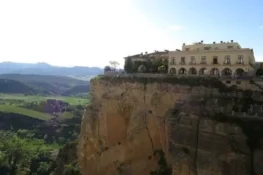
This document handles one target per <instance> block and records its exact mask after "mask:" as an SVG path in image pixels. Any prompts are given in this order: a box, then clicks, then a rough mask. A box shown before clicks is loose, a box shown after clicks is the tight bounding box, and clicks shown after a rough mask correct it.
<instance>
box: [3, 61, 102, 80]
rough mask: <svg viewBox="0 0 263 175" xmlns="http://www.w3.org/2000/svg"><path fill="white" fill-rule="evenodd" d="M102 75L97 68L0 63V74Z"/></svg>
mask: <svg viewBox="0 0 263 175" xmlns="http://www.w3.org/2000/svg"><path fill="white" fill-rule="evenodd" d="M101 73H103V69H101V68H98V67H84V66H75V67H59V66H52V65H49V64H47V63H35V64H33V63H14V62H2V63H0V74H39V75H59V76H74V77H78V76H80V77H84V76H95V75H98V74H101Z"/></svg>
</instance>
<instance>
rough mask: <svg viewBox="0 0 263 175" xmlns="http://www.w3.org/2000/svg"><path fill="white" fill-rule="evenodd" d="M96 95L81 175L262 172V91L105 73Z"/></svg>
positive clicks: (94, 85) (81, 148)
mask: <svg viewBox="0 0 263 175" xmlns="http://www.w3.org/2000/svg"><path fill="white" fill-rule="evenodd" d="M209 87H210V88H209ZM91 96H92V100H91V105H90V106H88V107H87V109H86V112H85V115H84V117H83V121H82V127H81V134H80V138H79V145H78V157H79V158H78V159H79V164H80V169H81V173H82V174H83V175H89V174H92V175H120V174H122V175H147V174H167V175H169V174H172V175H243V174H244V175H245V174H250V175H252V174H256V175H262V174H263V169H262V165H263V149H262V147H261V146H262V143H263V142H262V141H263V139H262V138H263V131H262V129H261V128H263V124H262V120H261V119H260V116H262V102H261V101H260V100H261V98H260V97H259V96H261V93H252V92H236V91H225V89H224V91H221V89H216V88H212V87H211V86H207V87H201V86H194V85H191V86H188V85H186V84H182V83H176V82H175V83H167V82H166V83H163V82H162V83H161V82H158V81H156V82H154V81H151V83H147V81H143V82H136V81H130V80H128V79H127V80H126V79H125V78H121V79H117V80H116V78H115V79H114V80H113V79H110V78H108V79H107V78H102V79H93V80H92V82H91ZM260 126H262V127H260Z"/></svg>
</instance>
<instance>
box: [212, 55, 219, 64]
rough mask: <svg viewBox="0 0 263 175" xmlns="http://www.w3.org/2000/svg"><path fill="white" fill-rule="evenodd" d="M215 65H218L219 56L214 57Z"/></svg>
mask: <svg viewBox="0 0 263 175" xmlns="http://www.w3.org/2000/svg"><path fill="white" fill-rule="evenodd" d="M213 64H218V58H217V56H214V57H213Z"/></svg>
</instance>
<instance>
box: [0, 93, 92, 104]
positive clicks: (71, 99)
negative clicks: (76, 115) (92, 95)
mask: <svg viewBox="0 0 263 175" xmlns="http://www.w3.org/2000/svg"><path fill="white" fill-rule="evenodd" d="M0 99H6V100H23V101H25V102H33V101H44V100H47V99H56V100H61V101H65V102H67V103H69V104H70V105H86V104H88V102H89V99H87V98H79V97H66V96H37V95H32V96H31V95H28V96H26V95H23V94H0Z"/></svg>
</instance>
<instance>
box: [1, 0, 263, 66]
mask: <svg viewBox="0 0 263 175" xmlns="http://www.w3.org/2000/svg"><path fill="white" fill-rule="evenodd" d="M261 1H262V0H250V1H245V0H239V1H237V0H231V1H229V0H218V1H211V0H210V1H208V0H199V1H197V0H184V1H183V0H111V1H109V0H96V1H95V0H78V1H73V0H45V1H36V0H23V1H21V0H8V1H0V24H1V27H0V62H1V61H15V62H32V63H35V62H47V63H50V64H53V65H60V66H75V65H79V66H99V67H104V66H105V65H107V64H108V62H109V61H110V60H116V61H119V62H120V63H121V65H122V64H123V57H125V56H128V55H132V54H137V53H140V52H145V51H148V52H152V51H154V50H164V49H168V50H174V49H177V48H179V49H180V48H181V46H182V43H184V42H185V43H188V44H190V43H192V42H196V41H201V40H204V42H205V43H211V42H213V41H216V42H220V41H221V40H223V41H230V40H234V41H238V42H239V43H240V45H241V46H242V47H247V48H253V49H254V53H255V57H256V60H257V61H263V44H262V41H263V10H262V9H263V2H261Z"/></svg>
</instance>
